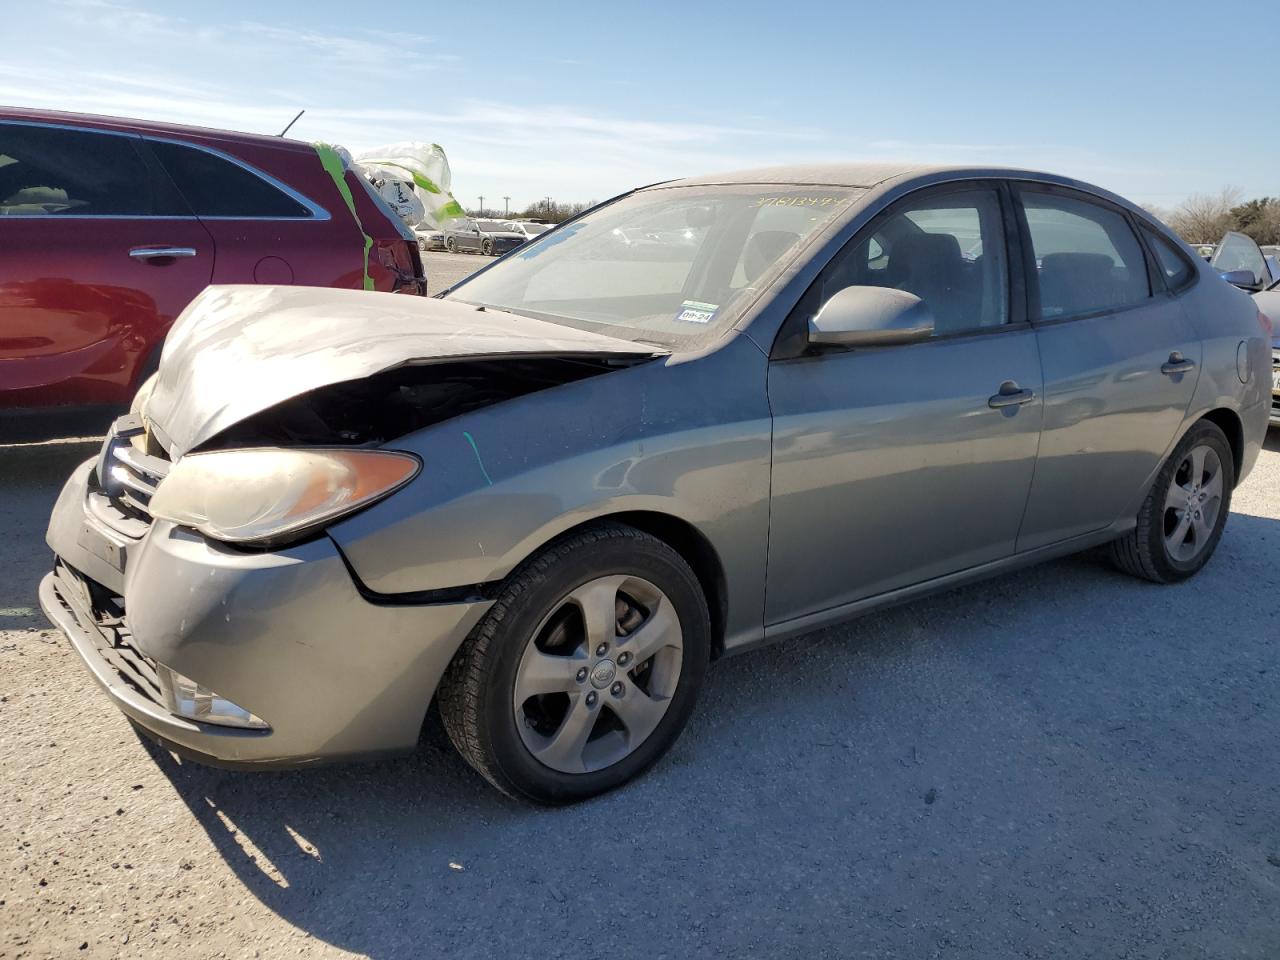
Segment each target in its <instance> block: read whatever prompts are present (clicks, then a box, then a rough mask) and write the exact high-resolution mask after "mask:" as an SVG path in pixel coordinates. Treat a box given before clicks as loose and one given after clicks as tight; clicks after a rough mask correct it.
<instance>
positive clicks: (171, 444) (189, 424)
mask: <svg viewBox="0 0 1280 960" xmlns="http://www.w3.org/2000/svg"><path fill="white" fill-rule="evenodd" d="M663 352H664V351H662V350H660V349H657V348H654V347H650V346H647V345H645V344H638V343H633V342H631V341H629V340H619V339H616V338H614V337H607V336H603V335H601V334H598V333H589V332H587V331H583V330H576V329H574V328H572V327H566V326H561V325H559V324H554V323H548V322H546V321H543V320H534V319H530V318H527V317H519V316H515V315H513V314H509V313H501V312H498V311H493V310H481V309H478V308H476V307H472V306H468V305H467V304H463V303H458V302H456V301H449V300H434V299H428V298H425V297H415V296H409V295H405V294H392V293H371V292H367V291H363V290H331V289H324V288H320V287H266V286H251V285H238V286H214V287H208V288H207V289H206V290H205V291H204V292H203V293H201V294H200V295H199V296H198V297H196V298H195V299H194V300H193V301H192V302H191V304H190V306H188V307H187V309H186V310H184V311H183V312H182V314H181V315H180V316H179V317H178V319H177V320H176V321H175V322H174V324H173V327H172V329H171V330H170V331H169V336H168V338H167V339H166V340H165V344H164V351H163V353H162V354H161V358H160V371H159V374H158V376H157V378H156V381H155V384H154V386H153V387H152V390H151V393H150V396H149V397H147V398H146V402H145V406H144V409H143V411H142V412H143V416H144V418H145V419H146V421H147V423H148V425H149V426H150V428H151V430H152V433H153V434H154V435H155V438H156V439H157V440H158V441H159V442H160V443H161V444H162V445H163V446H164V447H165V449H166V450H168V452H169V455H170V456H171V457H172V458H173V459H175V460H176V459H177V458H178V457H180V456H182V455H183V454H185V453H187V452H188V451H190V450H193V449H195V448H196V447H198V446H200V445H201V444H202V443H204V442H205V441H207V440H209V439H210V438H212V437H214V436H216V435H217V434H218V433H220V432H221V431H223V430H225V429H226V428H227V427H229V426H231V425H232V424H235V423H238V422H239V421H241V420H243V419H245V418H246V417H250V416H252V415H253V414H256V413H259V412H261V411H263V410H266V409H267V408H268V407H272V406H275V405H276V404H278V403H281V402H283V401H285V400H288V399H289V398H290V397H295V396H298V395H299V394H302V393H306V392H308V391H311V390H315V389H317V388H319V387H323V386H325V385H327V384H331V383H339V382H342V381H346V380H358V379H361V378H363V377H368V376H372V375H373V374H375V373H381V372H382V371H384V370H390V369H392V368H393V367H398V366H402V365H405V364H423V363H439V362H443V361H449V360H456V359H459V358H475V359H481V358H483V359H496V358H501V357H516V356H523V357H541V356H548V357H575V356H579V357H601V356H605V357H607V356H617V357H619V358H623V357H632V358H634V357H652V356H659V355H661V354H662V353H663Z"/></svg>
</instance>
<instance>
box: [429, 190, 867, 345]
mask: <svg viewBox="0 0 1280 960" xmlns="http://www.w3.org/2000/svg"><path fill="white" fill-rule="evenodd" d="M861 194H862V191H861V190H857V189H850V188H826V187H821V188H820V187H809V188H804V187H786V186H784V187H778V186H776V185H764V186H755V185H751V184H742V185H738V186H733V187H659V188H654V189H650V190H642V191H640V192H638V193H634V194H631V195H629V196H626V197H623V198H622V199H621V200H618V201H616V202H614V203H611V204H608V205H606V206H603V207H601V208H599V209H598V210H594V211H592V212H590V213H587V214H585V215H584V216H582V217H579V218H578V219H577V220H574V221H572V222H570V223H567V224H564V225H563V226H561V227H559V228H557V229H556V230H554V231H553V232H551V233H548V234H545V235H543V236H541V237H538V238H536V239H533V240H530V241H528V242H527V243H526V244H525V245H524V246H523V247H521V248H519V252H517V253H514V254H511V255H509V256H508V257H506V258H505V259H503V260H501V261H499V262H498V263H496V264H494V265H493V266H492V267H491V268H489V269H488V270H485V271H484V272H483V273H481V274H478V275H476V276H474V277H472V278H470V279H468V280H465V281H463V282H462V283H461V284H460V285H459V286H457V287H455V288H454V289H453V290H452V291H451V292H450V293H449V294H448V298H449V299H451V300H461V301H463V302H465V303H473V304H477V305H481V304H483V305H485V306H489V307H496V308H498V309H502V310H510V311H511V312H513V313H518V314H523V315H525V316H532V317H537V318H539V319H543V320H551V321H553V322H556V323H563V324H566V325H568V326H572V327H578V328H580V329H584V330H594V331H597V332H600V333H607V334H609V335H611V336H615V337H622V338H624V339H632V340H641V341H644V342H646V343H658V344H661V345H662V346H667V347H673V348H675V347H689V346H692V345H693V344H694V342H695V341H708V340H710V339H712V338H714V337H715V336H717V335H718V334H720V333H721V332H723V331H724V330H726V329H727V328H728V327H730V326H731V325H732V324H733V323H734V322H735V321H736V319H737V317H738V315H739V313H740V312H741V310H742V309H743V308H744V307H745V306H746V305H747V304H748V303H749V302H750V301H751V299H752V297H753V295H754V294H755V293H757V292H758V291H759V290H760V289H762V288H763V287H764V286H765V285H766V284H767V283H768V282H769V281H770V280H771V279H772V278H773V276H774V275H775V273H776V271H777V269H778V268H779V267H780V265H781V264H782V263H784V262H785V261H786V260H788V259H789V258H790V255H791V254H792V253H794V252H795V250H796V248H797V247H798V246H799V245H800V244H801V243H802V242H803V241H804V240H805V239H807V238H808V237H809V236H811V235H812V234H813V233H814V232H815V231H816V230H818V229H819V228H821V227H823V226H825V225H826V224H828V223H830V222H831V221H832V220H833V219H835V218H836V217H837V216H839V215H841V214H842V213H844V212H845V211H847V210H848V209H849V205H850V202H851V201H852V200H854V199H856V198H857V197H859V196H860V195H861Z"/></svg>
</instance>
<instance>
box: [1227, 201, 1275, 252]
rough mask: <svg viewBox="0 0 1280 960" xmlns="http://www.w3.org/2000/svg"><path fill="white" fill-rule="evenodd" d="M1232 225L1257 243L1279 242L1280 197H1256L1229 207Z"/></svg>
mask: <svg viewBox="0 0 1280 960" xmlns="http://www.w3.org/2000/svg"><path fill="white" fill-rule="evenodd" d="M1231 216H1232V217H1233V218H1234V219H1235V224H1234V226H1233V227H1232V229H1234V230H1239V231H1240V232H1241V233H1245V234H1248V235H1249V236H1250V237H1252V238H1253V239H1254V240H1255V241H1256V242H1257V243H1259V244H1267V243H1280V199H1277V198H1275V197H1258V198H1256V199H1253V200H1246V201H1245V202H1244V203H1242V204H1239V205H1238V206H1235V207H1232V208H1231Z"/></svg>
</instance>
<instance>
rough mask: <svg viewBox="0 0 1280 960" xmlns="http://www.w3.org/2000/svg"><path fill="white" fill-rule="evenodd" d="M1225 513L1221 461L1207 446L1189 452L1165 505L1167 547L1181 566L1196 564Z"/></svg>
mask: <svg viewBox="0 0 1280 960" xmlns="http://www.w3.org/2000/svg"><path fill="white" fill-rule="evenodd" d="M1221 510H1222V461H1221V460H1220V459H1219V458H1218V452H1217V451H1216V450H1214V449H1213V447H1211V446H1209V445H1208V444H1199V445H1197V446H1194V447H1192V448H1191V449H1190V450H1188V451H1187V452H1186V454H1185V455H1184V456H1183V458H1182V460H1181V461H1180V462H1179V463H1178V466H1177V468H1176V469H1175V470H1174V471H1173V479H1172V480H1171V481H1170V483H1169V492H1168V493H1167V494H1166V496H1165V501H1164V545H1165V549H1166V550H1168V552H1169V556H1170V557H1172V558H1173V559H1174V560H1177V561H1178V562H1179V563H1188V562H1190V561H1192V560H1194V559H1195V558H1196V557H1197V556H1199V555H1200V553H1201V552H1202V551H1203V550H1204V549H1205V547H1207V546H1208V545H1209V542H1210V540H1211V539H1212V538H1213V531H1214V530H1215V529H1216V527H1217V524H1218V514H1219V513H1220V512H1221Z"/></svg>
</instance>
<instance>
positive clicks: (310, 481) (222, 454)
mask: <svg viewBox="0 0 1280 960" xmlns="http://www.w3.org/2000/svg"><path fill="white" fill-rule="evenodd" d="M419 467H420V463H419V461H418V458H417V457H415V456H413V455H411V454H408V453H395V452H391V451H387V450H328V449H326V450H313V449H308V450H281V449H275V448H250V449H244V450H225V451H217V452H214V453H196V454H191V455H189V456H186V457H183V458H182V459H181V460H179V461H178V462H177V463H175V464H174V465H173V468H172V469H171V470H170V471H169V475H168V476H167V477H165V478H164V479H163V480H162V481H160V486H159V487H158V488H157V489H156V492H155V495H154V496H153V497H152V498H151V514H152V516H154V517H158V518H160V519H162V520H170V521H172V522H173V523H176V524H180V525H181V526H184V527H192V528H194V529H196V530H199V531H200V532H201V533H203V534H206V535H207V536H209V537H212V538H213V539H215V540H225V541H228V542H230V543H264V542H275V543H278V542H280V541H282V540H292V539H297V538H299V537H301V536H303V535H305V534H306V533H309V532H311V531H313V530H315V529H316V528H318V527H320V526H323V525H324V524H326V523H329V522H330V521H332V520H334V519H336V518H337V517H340V516H343V515H344V514H348V513H351V512H352V511H353V510H358V509H360V508H361V507H365V506H368V505H369V504H371V503H373V502H374V501H375V500H379V499H381V498H382V497H385V496H386V495H387V494H389V493H391V492H393V491H395V490H397V489H399V488H400V487H402V486H403V485H404V484H406V483H408V482H409V481H410V480H412V479H413V478H414V476H416V475H417V473H418V469H419Z"/></svg>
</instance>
